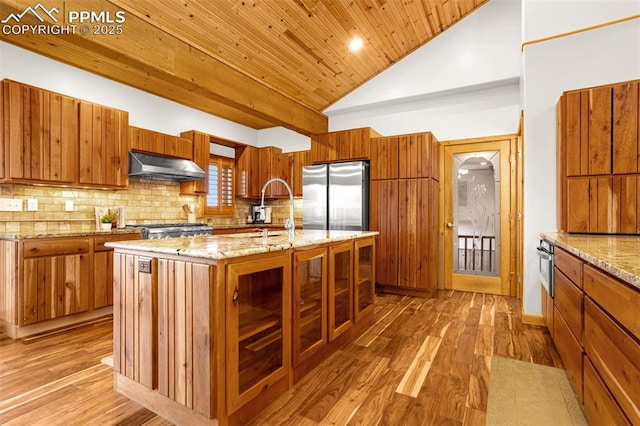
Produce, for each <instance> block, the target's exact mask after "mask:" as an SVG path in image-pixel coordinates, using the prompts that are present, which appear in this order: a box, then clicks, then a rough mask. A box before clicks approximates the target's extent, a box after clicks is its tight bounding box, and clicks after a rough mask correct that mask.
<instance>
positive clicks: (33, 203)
mask: <svg viewBox="0 0 640 426" xmlns="http://www.w3.org/2000/svg"><path fill="white" fill-rule="evenodd" d="M27 211H28V212H36V211H38V199H37V198H29V199H28V200H27Z"/></svg>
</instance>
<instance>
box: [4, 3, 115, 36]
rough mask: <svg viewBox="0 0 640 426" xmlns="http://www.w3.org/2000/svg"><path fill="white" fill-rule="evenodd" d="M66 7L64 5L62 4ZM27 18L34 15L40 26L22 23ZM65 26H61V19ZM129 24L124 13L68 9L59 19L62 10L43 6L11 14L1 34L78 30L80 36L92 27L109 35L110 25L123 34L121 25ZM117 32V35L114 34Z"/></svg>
mask: <svg viewBox="0 0 640 426" xmlns="http://www.w3.org/2000/svg"><path fill="white" fill-rule="evenodd" d="M63 5H64V2H63ZM25 16H33V17H34V18H35V19H36V20H38V21H39V22H40V24H26V23H23V22H22V21H23V18H24V17H25ZM60 18H61V19H62V23H59V19H60ZM125 21H126V15H125V12H124V11H123V10H118V11H116V12H111V11H104V10H102V11H95V10H68V11H66V14H63V16H60V10H59V9H58V8H57V7H52V8H50V9H48V8H47V7H45V6H44V5H43V4H42V3H38V4H36V5H35V6H33V7H32V6H28V7H26V8H25V9H24V10H23V11H22V12H20V13H10V14H9V15H8V16H6V17H5V18H4V19H2V20H1V21H0V23H2V33H3V34H5V35H10V34H26V33H30V34H53V35H58V34H76V30H77V29H79V32H80V33H81V34H89V33H90V32H91V31H92V29H91V27H90V26H89V25H86V24H93V26H94V28H93V31H94V34H107V33H108V32H107V31H105V28H104V27H105V26H107V25H108V26H110V27H113V28H109V29H110V30H111V31H113V30H114V28H115V27H118V29H119V30H120V31H119V32H117V33H118V34H121V33H122V28H121V27H120V24H123V23H124V22H125ZM112 33H115V32H112Z"/></svg>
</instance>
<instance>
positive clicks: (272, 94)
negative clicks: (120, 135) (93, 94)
mask: <svg viewBox="0 0 640 426" xmlns="http://www.w3.org/2000/svg"><path fill="white" fill-rule="evenodd" d="M487 1H488V0H333V1H331V0H109V1H107V0H64V1H63V0H51V1H49V0H42V1H41V3H42V5H43V6H45V7H47V8H52V7H54V6H55V7H57V8H58V10H59V12H58V14H57V15H56V17H57V23H54V22H53V21H52V20H50V19H49V20H45V21H46V22H44V25H52V24H55V25H66V24H76V34H67V35H61V34H50V35H46V34H37V35H33V34H30V33H27V34H24V35H20V34H9V35H5V34H2V40H4V41H7V42H9V43H13V44H15V45H18V46H20V47H23V48H25V49H28V50H31V51H34V52H37V53H40V54H43V55H45V56H48V57H50V58H53V59H56V60H59V61H61V62H65V63H67V64H70V65H73V66H75V67H78V68H81V69H84V70H87V71H90V72H93V73H96V74H99V75H102V76H104V77H107V78H109V79H112V80H115V81H118V82H121V83H124V84H127V85H130V86H133V87H136V88H138V89H141V90H144V91H147V92H150V93H153V94H155V95H158V96H161V97H163V98H168V99H171V100H174V101H176V102H179V103H181V104H184V105H187V106H190V107H193V108H196V109H199V110H202V111H205V112H207V113H210V114H214V115H216V116H218V117H222V118H225V119H228V120H231V121H234V122H237V123H240V124H243V125H246V126H249V127H252V128H255V129H263V128H268V127H274V126H283V127H286V128H289V129H292V130H295V131H297V132H300V133H302V134H306V135H310V134H314V133H322V132H325V131H326V130H327V117H326V116H324V115H323V114H322V111H323V110H324V109H325V108H327V107H328V106H330V105H331V104H332V103H334V102H336V101H337V100H338V99H340V98H342V97H343V96H345V95H346V94H348V93H350V92H351V91H353V90H354V89H356V88H357V87H359V86H360V85H362V84H363V83H364V82H366V81H367V80H369V79H371V78H372V77H374V76H376V75H377V74H379V73H381V72H382V71H384V70H385V69H386V68H388V67H389V66H391V65H392V64H394V63H395V62H397V61H398V60H400V59H402V58H403V57H404V56H406V55H408V54H409V53H411V52H413V51H414V50H416V49H417V48H419V47H420V46H422V45H424V44H425V43H427V42H429V41H430V40H432V39H433V38H434V37H436V36H437V35H438V34H440V33H442V32H443V31H445V30H446V29H447V28H449V27H451V26H452V25H453V24H455V23H456V22H458V21H459V20H461V19H462V18H464V17H465V16H466V15H468V14H469V13H471V12H472V11H474V10H475V9H476V8H478V7H479V6H481V5H482V4H484V3H486V2H487ZM0 5H1V10H0V19H5V17H7V16H9V14H11V13H14V14H20V13H22V12H23V11H25V9H26V8H28V7H29V6H31V7H34V6H35V3H34V1H33V0H0ZM82 10H84V11H94V12H105V13H103V14H102V17H103V18H104V17H106V16H108V17H109V18H110V19H111V20H114V19H115V18H116V17H117V16H121V15H116V13H117V12H119V11H125V15H124V16H125V21H124V22H123V23H121V24H119V25H120V29H121V30H122V34H93V32H94V30H96V29H97V30H106V31H107V32H108V31H109V30H110V29H111V30H115V32H119V31H120V29H117V28H116V27H110V26H109V24H107V25H105V26H100V25H99V24H100V23H98V22H93V23H91V22H87V24H88V25H89V26H88V28H89V33H88V34H81V31H84V30H83V29H82V28H81V24H79V23H78V22H77V21H76V22H68V18H69V12H70V11H82ZM106 12H108V14H107V13H106ZM20 23H21V24H23V23H33V24H41V22H39V21H38V20H37V19H36V17H35V16H33V15H32V14H24V16H22V17H21V19H20ZM96 25H98V26H96ZM114 25H116V24H114ZM353 37H360V38H362V39H363V41H364V47H363V48H362V50H361V51H359V52H357V53H351V52H350V51H349V50H348V48H347V46H348V43H349V41H350V40H351V39H352V38H353Z"/></svg>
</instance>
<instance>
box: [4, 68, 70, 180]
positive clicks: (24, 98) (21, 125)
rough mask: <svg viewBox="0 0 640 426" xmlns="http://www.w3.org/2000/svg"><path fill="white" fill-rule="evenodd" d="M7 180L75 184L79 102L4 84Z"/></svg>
mask: <svg viewBox="0 0 640 426" xmlns="http://www.w3.org/2000/svg"><path fill="white" fill-rule="evenodd" d="M2 84H3V98H4V99H3V110H4V111H3V117H2V118H3V121H4V126H3V127H4V128H3V132H4V138H3V139H4V141H5V143H7V145H8V146H7V147H0V148H1V149H2V151H3V153H6V154H7V157H8V158H7V159H6V160H5V161H4V162H3V163H4V164H5V168H6V172H5V177H6V178H8V179H17V180H36V181H43V182H54V183H71V182H74V181H75V179H76V176H77V173H78V165H77V164H78V163H77V158H76V156H77V153H78V101H77V100H75V99H73V98H69V97H66V96H62V95H59V94H56V93H52V92H48V91H46V90H42V89H38V88H36V87H31V86H28V85H23V84H20V83H16V82H13V81H8V80H5V81H3V83H2Z"/></svg>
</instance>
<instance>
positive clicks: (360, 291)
mask: <svg viewBox="0 0 640 426" xmlns="http://www.w3.org/2000/svg"><path fill="white" fill-rule="evenodd" d="M374 241H375V240H374V239H373V238H367V239H363V240H356V241H355V243H354V245H355V256H356V258H355V262H354V264H355V267H354V274H355V277H354V282H355V295H354V300H355V312H354V316H355V321H356V322H358V321H359V320H360V319H361V318H362V317H363V316H365V315H366V314H368V313H369V312H372V311H373V307H374V299H375V297H376V295H375V284H376V280H375V262H374V259H375V244H374Z"/></svg>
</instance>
